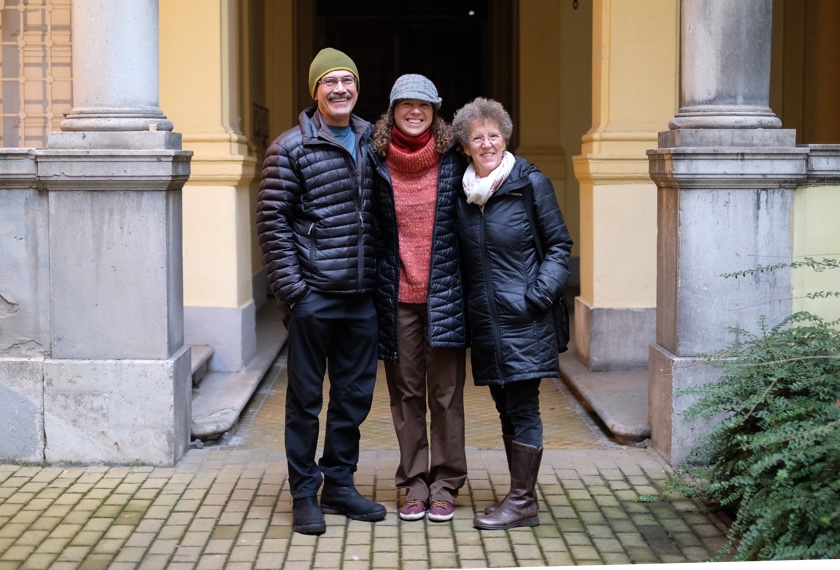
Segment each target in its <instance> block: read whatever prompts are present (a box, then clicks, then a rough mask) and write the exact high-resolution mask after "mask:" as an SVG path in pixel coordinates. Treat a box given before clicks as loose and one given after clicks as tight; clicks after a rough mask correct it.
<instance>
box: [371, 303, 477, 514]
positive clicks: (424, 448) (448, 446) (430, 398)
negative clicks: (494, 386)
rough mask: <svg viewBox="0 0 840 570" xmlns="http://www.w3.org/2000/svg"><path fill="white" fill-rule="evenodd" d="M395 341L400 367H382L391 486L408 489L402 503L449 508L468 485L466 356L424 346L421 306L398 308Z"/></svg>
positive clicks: (459, 350) (462, 351)
mask: <svg viewBox="0 0 840 570" xmlns="http://www.w3.org/2000/svg"><path fill="white" fill-rule="evenodd" d="M397 336H398V343H399V362H396V363H393V362H386V363H385V377H386V380H387V382H388V392H389V394H390V401H391V417H392V418H393V420H394V429H395V431H396V434H397V440H398V441H399V445H400V461H399V465H398V466H397V472H396V477H395V482H396V485H397V487H402V488H406V489H407V493H406V499H420V500H423V501H425V502H426V504H429V502H430V501H431V500H439V501H450V502H454V501H455V497H457V496H458V490H459V489H460V488H461V487H463V485H464V482H465V481H466V479H467V457H466V451H465V450H464V381H465V377H466V351H465V349H462V348H433V347H431V346H429V326H428V312H427V308H426V305H425V304H408V303H400V305H399V321H398V330H397ZM427 405H428V408H427ZM427 409H428V411H429V415H430V420H431V421H430V423H429V426H428V436H427V425H426V412H427Z"/></svg>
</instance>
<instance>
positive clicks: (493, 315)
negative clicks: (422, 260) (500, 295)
mask: <svg viewBox="0 0 840 570" xmlns="http://www.w3.org/2000/svg"><path fill="white" fill-rule="evenodd" d="M486 207H487V205H485V209H486ZM479 211H480V214H479V216H480V218H479V219H480V221H481V224H480V227H479V229H480V230H481V231H480V233H479V240H480V246H481V259H482V265H483V268H482V269H483V270H484V286H485V288H486V289H487V305H488V309H489V311H490V325H491V327H492V329H493V344H495V346H496V350H495V355H494V356H495V360H496V369H497V370H498V371H499V379H500V380H502V382H504V377H503V375H502V362H501V355H502V341H501V333H500V332H499V314H498V312H497V311H496V291H495V289H494V288H493V278H492V275H491V272H490V257H489V255H488V254H487V240H486V239H485V232H486V230H487V223H486V215H485V213H484V211H481V209H480V208H479Z"/></svg>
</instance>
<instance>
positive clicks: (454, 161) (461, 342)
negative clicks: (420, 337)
mask: <svg viewBox="0 0 840 570" xmlns="http://www.w3.org/2000/svg"><path fill="white" fill-rule="evenodd" d="M376 162H377V166H376V173H377V176H376V184H375V199H374V201H375V203H376V211H377V217H378V220H379V229H380V232H381V236H380V237H381V240H382V241H381V251H380V252H379V253H378V255H377V261H376V264H377V271H376V294H375V299H376V312H377V315H378V318H379V358H381V359H382V360H387V361H390V362H396V361H397V358H398V357H399V355H398V351H397V317H398V297H399V283H400V251H399V236H398V234H397V214H396V206H395V205H394V190H393V188H392V187H391V177H390V174H389V173H388V165H387V164H386V162H385V159H384V158H382V157H380V156H379V155H376ZM465 168H466V161H465V159H464V157H463V156H462V155H461V154H460V153H457V152H456V151H455V150H450V151H449V152H447V153H446V154H444V155H443V156H441V159H440V167H439V169H438V191H437V201H436V205H435V221H434V228H433V230H432V255H431V272H430V275H429V295H428V299H427V301H426V306H427V309H428V316H429V344H430V345H431V346H434V347H444V348H464V347H466V346H467V326H466V322H465V321H466V314H465V307H464V294H463V284H462V282H461V272H460V270H459V255H458V240H457V237H456V234H455V211H456V207H457V206H456V203H457V201H458V196H459V195H460V194H462V191H461V178H462V176H463V174H464V169H465Z"/></svg>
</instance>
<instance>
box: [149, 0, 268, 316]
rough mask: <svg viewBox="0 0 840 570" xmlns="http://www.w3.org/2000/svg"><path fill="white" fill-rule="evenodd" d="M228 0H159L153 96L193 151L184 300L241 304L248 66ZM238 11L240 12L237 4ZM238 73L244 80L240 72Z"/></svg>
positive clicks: (247, 246) (246, 285)
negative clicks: (156, 95)
mask: <svg viewBox="0 0 840 570" xmlns="http://www.w3.org/2000/svg"><path fill="white" fill-rule="evenodd" d="M238 5H239V3H238V2H235V1H234V0H214V1H210V0H162V1H161V2H160V52H161V54H164V57H161V59H160V101H161V109H163V111H164V113H165V114H166V115H167V116H168V117H169V118H170V119H171V120H172V122H173V123H174V125H175V128H174V130H175V131H176V132H179V133H181V134H182V136H183V147H184V149H185V150H192V151H193V152H194V156H193V159H192V165H191V170H192V173H191V176H190V180H189V182H188V183H187V184H186V186H185V187H184V191H183V204H184V303H185V305H188V306H206V307H242V306H244V305H246V304H248V303H249V302H250V300H251V298H252V281H251V275H252V265H253V264H252V246H251V240H252V238H251V235H252V232H253V220H252V215H251V210H252V207H251V200H250V198H249V197H250V195H251V193H252V191H251V184H252V181H253V179H254V176H255V170H256V158H255V156H254V152H253V148H252V147H250V146H249V142H248V140H247V138H246V137H245V136H244V135H243V134H242V132H241V130H240V129H241V128H242V126H243V124H245V121H244V120H243V113H244V112H245V109H246V108H247V109H250V103H249V104H248V105H247V106H246V105H243V104H242V91H243V86H244V82H247V80H248V79H247V78H248V74H247V68H246V69H244V70H243V69H242V66H241V62H240V60H239V59H238V58H239V56H240V54H241V52H242V49H241V47H242V46H241V44H240V40H241V25H242V20H241V18H242V17H243V15H242V13H240V10H239V8H241V6H238ZM243 12H244V13H245V14H247V11H245V10H243ZM243 78H244V79H243Z"/></svg>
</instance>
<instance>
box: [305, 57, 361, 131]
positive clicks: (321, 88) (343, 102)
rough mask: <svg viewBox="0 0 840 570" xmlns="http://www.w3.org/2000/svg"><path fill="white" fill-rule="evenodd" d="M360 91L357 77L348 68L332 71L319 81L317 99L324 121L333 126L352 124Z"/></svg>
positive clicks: (316, 92)
mask: <svg viewBox="0 0 840 570" xmlns="http://www.w3.org/2000/svg"><path fill="white" fill-rule="evenodd" d="M357 97H358V92H357V91H356V78H355V76H354V75H353V73H352V72H350V71H347V70H346V69H339V70H337V71H331V72H330V73H327V74H326V75H324V76H323V77H322V78H321V79H320V81H318V89H317V90H316V91H315V100H316V101H318V111H320V113H321V117H322V118H323V119H324V122H325V123H327V124H328V125H330V126H333V127H346V126H347V125H349V124H350V114H351V113H352V112H353V107H355V106H356V100H357Z"/></svg>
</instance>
